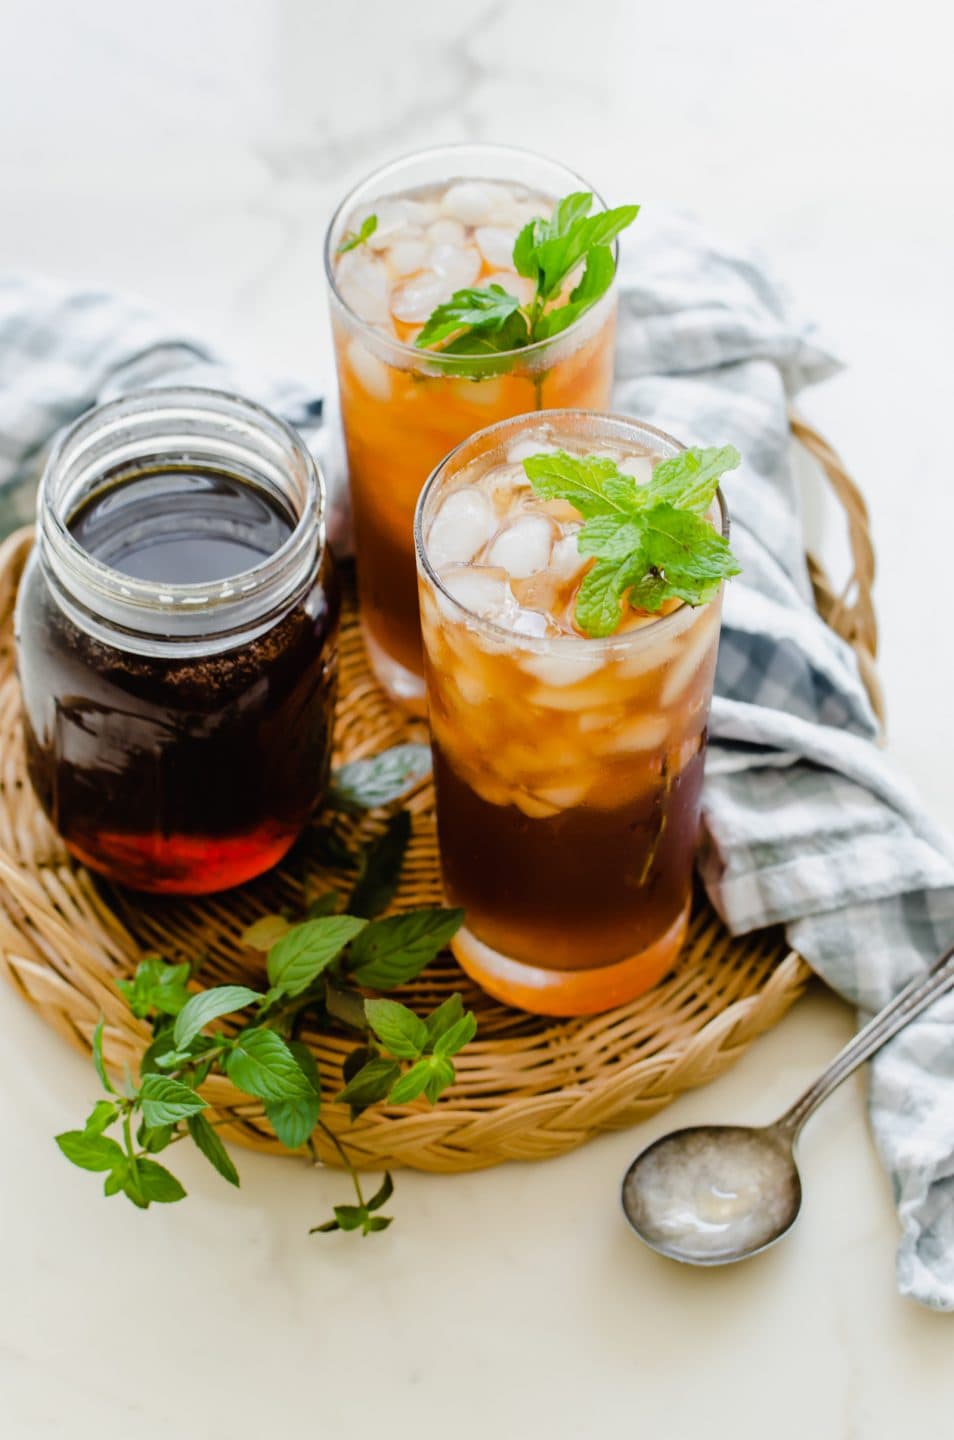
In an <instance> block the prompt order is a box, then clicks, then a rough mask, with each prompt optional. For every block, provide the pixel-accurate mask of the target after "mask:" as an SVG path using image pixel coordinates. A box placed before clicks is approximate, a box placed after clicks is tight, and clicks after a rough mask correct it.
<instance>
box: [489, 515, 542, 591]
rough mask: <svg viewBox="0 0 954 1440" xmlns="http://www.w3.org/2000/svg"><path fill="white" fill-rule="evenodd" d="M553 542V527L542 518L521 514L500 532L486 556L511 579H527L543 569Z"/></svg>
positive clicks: (540, 516)
mask: <svg viewBox="0 0 954 1440" xmlns="http://www.w3.org/2000/svg"><path fill="white" fill-rule="evenodd" d="M552 543H553V527H552V526H551V524H550V522H549V520H546V519H545V518H544V517H543V516H542V515H523V516H521V518H520V519H519V520H516V521H515V522H514V523H513V524H512V525H508V526H507V528H506V530H501V532H500V534H499V535H498V536H497V538H496V540H495V541H494V543H493V545H492V546H491V548H490V554H489V556H488V558H489V560H490V563H491V565H499V566H500V568H501V569H502V570H506V571H507V573H508V575H510V576H512V578H513V579H514V580H526V579H527V577H528V576H529V575H536V574H537V573H538V572H539V571H540V570H545V569H546V568H547V564H548V562H549V559H550V547H551V545H552Z"/></svg>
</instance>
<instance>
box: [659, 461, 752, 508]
mask: <svg viewBox="0 0 954 1440" xmlns="http://www.w3.org/2000/svg"><path fill="white" fill-rule="evenodd" d="M741 463H742V456H741V455H740V454H739V452H738V450H736V448H735V446H734V445H722V446H716V445H711V446H709V447H708V449H705V450H699V449H692V450H682V451H681V452H680V453H679V454H678V455H672V456H670V458H669V459H668V460H661V461H660V463H659V464H658V465H657V466H656V467H655V469H654V470H653V475H652V479H651V480H650V482H649V484H648V485H645V486H642V487H641V489H642V490H643V492H644V495H645V498H646V501H647V503H649V502H653V503H668V504H670V505H676V506H678V508H679V509H680V510H693V511H695V513H696V514H697V515H705V514H706V513H707V512H708V510H709V507H710V506H711V504H712V502H713V500H714V499H715V493H716V490H718V488H719V481H720V480H721V479H722V476H723V475H724V474H725V473H726V472H727V471H728V470H735V469H737V468H738V466H739V465H741Z"/></svg>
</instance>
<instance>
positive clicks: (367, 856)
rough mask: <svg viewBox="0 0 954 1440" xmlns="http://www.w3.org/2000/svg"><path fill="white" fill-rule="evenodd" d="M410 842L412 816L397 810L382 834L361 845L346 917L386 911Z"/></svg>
mask: <svg viewBox="0 0 954 1440" xmlns="http://www.w3.org/2000/svg"><path fill="white" fill-rule="evenodd" d="M410 839H411V817H410V815H409V813H408V812H407V810H399V811H398V812H397V814H396V815H392V816H391V818H390V820H388V822H387V824H386V826H385V827H384V830H383V832H382V833H381V834H380V835H378V836H376V837H375V839H373V840H371V841H370V842H369V843H368V844H367V845H365V846H364V848H363V850H362V852H361V859H360V870H359V873H358V878H357V880H356V881H355V885H354V889H353V890H352V892H351V895H350V897H349V899H348V904H347V906H346V909H347V911H348V914H349V915H361V916H364V917H365V918H367V919H370V918H371V917H372V916H374V915H379V914H380V913H381V911H382V910H385V909H386V908H387V906H388V905H389V904H390V903H391V901H392V900H393V898H394V894H395V891H396V890H397V886H398V880H399V879H400V876H401V867H402V866H403V864H404V855H405V852H406V850H407V847H408V843H409V841H410Z"/></svg>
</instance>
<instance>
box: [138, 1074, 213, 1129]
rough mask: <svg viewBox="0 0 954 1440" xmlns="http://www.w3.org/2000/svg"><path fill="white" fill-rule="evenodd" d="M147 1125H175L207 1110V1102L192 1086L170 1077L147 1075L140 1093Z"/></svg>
mask: <svg viewBox="0 0 954 1440" xmlns="http://www.w3.org/2000/svg"><path fill="white" fill-rule="evenodd" d="M139 1098H140V1101H141V1104H142V1115H143V1119H144V1120H145V1122H146V1124H147V1125H174V1124H175V1123H176V1121H177V1120H184V1119H185V1118H186V1116H188V1115H197V1114H198V1112H199V1111H200V1110H204V1109H205V1101H204V1100H203V1099H202V1096H201V1095H197V1094H196V1093H195V1091H194V1090H193V1089H192V1087H191V1086H190V1085H183V1083H182V1081H181V1080H173V1079H172V1078H171V1077H170V1076H168V1075H146V1076H145V1077H144V1079H143V1082H142V1086H141V1088H140V1091H139Z"/></svg>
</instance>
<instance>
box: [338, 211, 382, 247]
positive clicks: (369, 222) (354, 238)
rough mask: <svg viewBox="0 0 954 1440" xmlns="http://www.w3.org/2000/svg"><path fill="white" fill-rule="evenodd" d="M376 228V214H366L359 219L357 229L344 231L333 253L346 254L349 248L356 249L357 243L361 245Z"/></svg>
mask: <svg viewBox="0 0 954 1440" xmlns="http://www.w3.org/2000/svg"><path fill="white" fill-rule="evenodd" d="M377 228H378V217H377V215H368V216H367V217H366V218H365V219H364V220H362V221H361V225H360V228H359V229H357V230H346V231H345V233H344V234H343V235H342V237H341V244H340V245H339V246H338V249H337V250H336V251H335V254H336V255H346V254H347V253H348V251H349V250H356V249H357V247H358V246H359V245H363V244H364V242H365V241H366V240H368V239H369V238H370V237H371V236H372V235H373V234H374V232H375V230H377Z"/></svg>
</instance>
